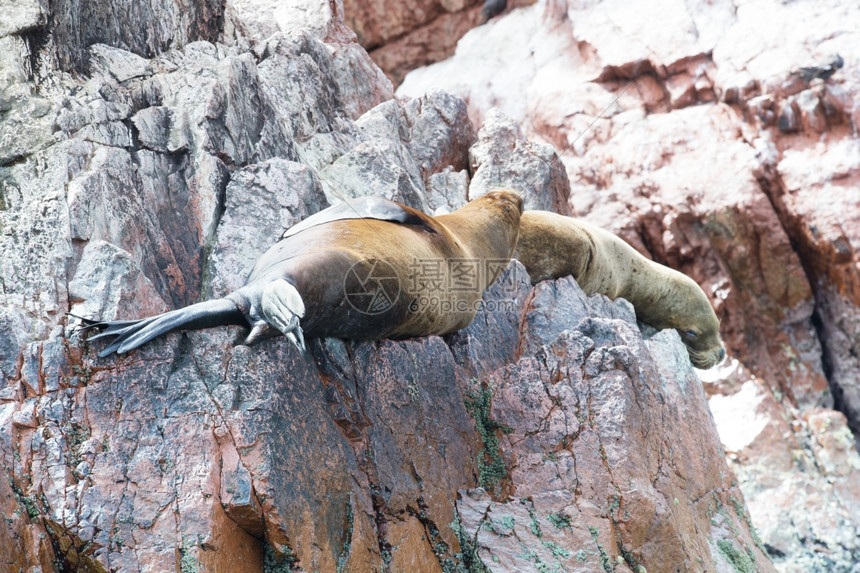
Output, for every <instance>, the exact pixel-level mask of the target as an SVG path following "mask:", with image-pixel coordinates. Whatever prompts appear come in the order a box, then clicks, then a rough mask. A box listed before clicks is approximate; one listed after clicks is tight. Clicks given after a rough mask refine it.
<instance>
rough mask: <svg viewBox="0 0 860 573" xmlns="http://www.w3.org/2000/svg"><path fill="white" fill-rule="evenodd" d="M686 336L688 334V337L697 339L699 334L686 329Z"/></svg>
mask: <svg viewBox="0 0 860 573" xmlns="http://www.w3.org/2000/svg"><path fill="white" fill-rule="evenodd" d="M684 336H686V337H687V338H690V339H692V340H696V339H697V338H699V335H698V334H696V333H695V332H693V331H692V330H685V331H684Z"/></svg>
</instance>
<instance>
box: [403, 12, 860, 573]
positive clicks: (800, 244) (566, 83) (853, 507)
mask: <svg viewBox="0 0 860 573" xmlns="http://www.w3.org/2000/svg"><path fill="white" fill-rule="evenodd" d="M858 30H860V10H858V8H857V7H856V6H853V5H848V4H845V3H840V2H825V3H821V2H805V1H800V2H791V3H781V2H774V1H770V0H760V1H759V0H757V1H754V2H744V3H741V4H738V3H732V2H707V3H706V2H698V3H697V2H693V3H684V2H675V1H667V2H657V3H651V4H649V9H648V10H641V11H633V10H630V9H628V8H627V7H626V6H625V5H623V4H622V3H617V2H586V3H581V2H567V1H565V0H562V1H547V2H539V3H538V4H537V5H535V6H532V7H528V8H523V9H520V10H515V11H512V12H510V13H509V14H506V15H504V16H502V17H501V18H499V19H497V20H493V21H491V22H490V23H488V24H487V25H485V26H482V27H481V28H479V29H475V30H473V31H471V32H469V33H468V34H467V35H466V36H465V37H464V38H463V39H462V40H461V41H460V43H459V45H458V48H457V52H456V55H455V56H454V57H453V58H452V59H450V60H447V61H445V62H442V63H439V64H436V65H435V66H431V67H428V68H424V69H421V70H417V71H415V72H413V73H412V74H410V75H408V76H407V77H406V80H405V81H404V83H403V84H402V86H401V87H400V89H399V91H398V93H399V94H402V95H403V96H408V95H414V94H418V93H423V90H425V89H427V88H428V87H430V86H434V87H440V88H442V89H445V90H448V91H449V92H450V93H454V94H456V95H459V96H460V97H462V98H463V99H464V100H465V101H466V103H467V105H468V107H469V115H470V117H471V118H472V120H473V122H475V123H476V124H478V125H480V124H481V123H482V122H483V121H485V120H487V121H494V122H495V121H498V118H499V117H502V116H506V117H507V118H509V119H508V120H509V121H512V122H516V123H519V124H520V125H521V126H522V129H523V132H524V134H525V135H526V136H527V137H529V138H531V139H534V140H536V141H544V142H549V143H551V144H553V145H555V146H556V148H557V149H558V150H559V153H560V155H561V160H562V162H563V163H564V165H565V167H566V169H567V173H568V174H569V176H570V181H571V194H570V197H571V200H570V208H571V210H572V211H574V212H575V213H576V214H577V215H578V216H581V217H584V218H586V219H588V220H589V221H592V222H594V223H596V224H598V225H601V226H603V227H605V228H608V229H611V230H614V231H616V232H617V233H618V234H620V235H621V236H622V237H624V238H625V239H626V240H627V241H628V242H630V243H631V244H633V245H635V246H637V248H638V249H639V250H640V251H642V252H643V253H645V254H647V255H648V256H650V257H652V258H653V259H655V260H657V261H660V262H662V263H664V264H668V265H669V266H672V267H675V268H678V269H681V270H683V271H684V272H686V273H687V274H689V275H690V276H693V277H695V278H696V279H697V280H698V282H699V283H700V284H702V285H704V287H705V290H706V291H707V292H708V293H709V294H710V296H711V299H712V302H713V304H714V307H715V308H716V309H717V313H718V315H719V316H720V317H721V319H722V332H723V336H724V337H725V339H726V342H727V347H728V349H729V354H730V359H729V361H728V362H727V363H726V364H725V367H724V368H722V369H720V370H717V371H714V372H709V373H707V374H703V376H705V377H706V381H707V382H708V383H707V384H706V390H707V392H708V393H709V395H710V396H711V398H710V403H711V408H712V410H713V412H714V415H715V417H716V420H717V425H718V427H719V428H720V433H721V436H722V438H723V443H724V444H725V446H726V448H727V450H728V455H729V460H730V463H731V464H732V466H733V468H734V469H735V471H736V472H737V473H738V475H739V477H740V483H741V488H742V489H743V491H744V494H745V496H746V499H747V501H748V502H749V503H750V509H751V511H752V517H753V521H754V522H755V523H756V525H757V526H758V527H759V532H760V536H761V539H762V541H763V542H764V545H765V547H766V548H767V549H768V552H769V554H770V555H771V556H772V557H773V558H774V561H775V563H776V564H777V566H778V568H779V569H780V570H782V571H854V570H855V569H856V566H857V565H856V564H857V563H858V562H860V536H858V531H860V509H858V508H860V481H858V480H857V471H858V470H860V457H858V455H857V450H856V447H855V440H856V435H857V434H856V432H857V431H858V430H860V362H858V358H857V357H858V355H860V327H859V325H860V290H858V285H859V284H860V140H858V121H860V60H858V52H857V49H856V46H857V45H858V42H860V35H858ZM494 108H495V109H494ZM500 182H501V183H503V180H502V181H500ZM849 428H850V429H849ZM852 430H853V435H852Z"/></svg>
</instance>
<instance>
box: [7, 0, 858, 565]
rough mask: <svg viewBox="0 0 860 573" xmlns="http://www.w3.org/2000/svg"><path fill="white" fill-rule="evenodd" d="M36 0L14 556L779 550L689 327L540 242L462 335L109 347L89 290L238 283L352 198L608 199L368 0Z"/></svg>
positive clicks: (828, 431)
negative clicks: (754, 506)
mask: <svg viewBox="0 0 860 573" xmlns="http://www.w3.org/2000/svg"><path fill="white" fill-rule="evenodd" d="M7 6H9V12H8V13H10V14H14V15H15V17H14V18H9V19H5V20H4V21H3V23H2V26H0V60H2V64H0V66H2V67H0V71H2V73H0V114H2V116H0V252H2V253H3V254H2V259H0V260H2V265H0V278H2V299H0V300H2V306H0V371H2V374H3V379H2V387H0V467H2V469H3V478H4V479H2V480H0V507H2V512H3V514H4V515H5V516H6V517H5V519H4V520H3V522H2V523H0V547H2V548H3V551H2V553H0V568H2V570H4V571H16V572H17V571H78V570H80V571H169V570H176V571H183V572H189V571H198V570H199V571H258V570H268V571H271V570H303V571H359V572H361V571H379V570H385V571H392V572H399V571H486V570H491V571H525V570H539V571H544V570H565V571H583V572H585V571H619V572H621V571H635V572H636V573H640V572H641V571H644V570H647V571H650V572H652V573H653V572H655V571H657V572H659V571H678V570H680V571H700V570H709V571H710V570H716V571H752V570H759V571H771V570H773V567H772V565H771V564H770V562H769V560H768V557H767V555H766V553H765V551H766V550H767V547H765V546H764V545H763V544H762V542H761V540H760V539H759V538H758V537H757V535H756V533H755V530H754V528H753V527H752V525H751V520H750V513H749V511H748V509H747V507H746V505H745V503H744V499H743V495H742V492H741V490H740V488H739V485H738V483H737V481H736V479H735V477H734V474H733V473H732V470H731V469H730V468H729V467H728V465H727V463H726V461H725V459H724V451H723V448H722V447H721V445H720V443H719V440H718V438H717V433H716V429H715V425H714V419H713V418H712V416H711V414H710V411H709V410H708V404H707V399H706V395H705V393H704V391H703V387H702V385H701V383H700V381H699V380H698V378H697V376H696V373H695V372H694V371H693V370H692V369H691V367H690V365H689V362H688V360H687V355H686V350H685V348H684V346H683V345H682V344H681V342H680V340H679V338H678V336H677V335H676V334H675V333H674V332H662V333H657V334H655V335H653V336H651V337H650V338H649V339H647V340H645V339H644V338H643V335H642V333H641V332H640V330H639V327H638V325H637V324H636V322H635V318H634V315H633V312H632V309H631V308H630V306H629V305H628V304H626V303H625V302H623V301H617V302H609V301H607V300H605V299H603V298H601V297H599V296H597V297H591V298H587V297H585V296H584V295H583V293H582V292H581V291H580V290H579V288H578V286H577V285H576V283H575V282H574V281H572V280H571V279H569V278H568V279H560V280H558V281H554V282H545V283H541V284H539V285H537V286H536V287H531V286H530V285H529V280H528V277H527V275H526V274H525V271H524V270H523V268H522V267H521V266H520V265H519V264H518V263H516V262H513V263H512V264H511V265H510V266H509V268H508V269H507V271H506V273H505V274H504V275H503V277H502V278H501V279H500V280H499V281H498V282H497V283H496V284H495V285H494V286H493V287H492V288H491V289H490V290H489V291H488V292H487V293H486V295H485V298H484V304H483V306H482V309H481V312H480V313H479V315H478V317H477V319H476V320H475V321H474V322H473V324H472V325H471V326H470V327H469V328H467V329H465V330H463V331H461V332H459V333H457V334H454V335H451V336H448V337H445V338H440V337H428V338H424V339H417V340H410V341H403V342H391V341H381V342H376V343H361V344H354V343H350V342H344V341H339V340H316V341H313V342H312V344H311V355H310V356H309V357H302V356H301V355H299V354H298V353H297V352H295V349H294V348H293V347H291V346H290V345H288V344H286V343H285V341H284V340H283V339H282V338H275V339H270V340H267V341H265V342H262V343H260V344H258V345H255V346H252V347H248V346H244V345H242V344H241V341H242V339H243V335H244V333H243V332H242V331H241V329H239V328H235V327H223V328H217V329H211V330H206V331H194V332H186V333H174V334H171V335H168V336H166V337H164V338H162V339H159V340H156V341H154V342H153V343H151V344H148V345H146V346H145V347H143V348H141V349H140V350H138V351H136V352H133V353H131V354H130V355H127V356H121V357H114V358H108V359H99V358H97V356H96V352H97V350H98V346H97V344H96V343H93V344H92V345H90V344H89V343H88V342H87V341H86V336H85V335H84V334H83V333H81V332H80V331H79V330H78V329H76V328H75V321H74V320H73V319H69V318H68V317H67V314H66V313H67V312H72V313H74V314H78V315H87V316H99V317H102V318H105V319H112V318H137V317H140V316H145V315H148V314H151V313H154V312H159V311H162V310H164V309H167V308H174V307H178V306H182V305H184V304H187V303H190V302H193V301H196V300H200V299H205V298H209V297H213V296H219V295H222V294H224V293H225V292H228V291H229V290H231V289H233V288H235V287H236V286H238V285H240V284H241V283H242V282H243V280H244V277H245V276H246V275H247V273H248V271H249V269H250V267H251V265H252V264H253V262H254V260H255V258H256V257H257V256H259V254H261V253H262V252H263V251H264V250H265V249H266V248H267V247H268V246H269V245H271V244H272V243H273V242H274V241H275V240H276V238H277V237H278V236H279V235H280V233H281V231H282V230H283V229H284V228H285V227H287V226H289V225H291V224H293V223H295V222H296V221H298V220H301V219H302V218H304V217H306V216H307V215H309V214H311V213H314V212H316V211H318V210H320V209H322V208H324V207H325V206H327V205H329V204H331V203H333V202H335V201H338V200H340V199H342V198H343V197H348V196H354V195H358V194H366V193H369V192H372V193H375V194H378V195H383V196H386V197H389V198H393V199H397V200H400V201H403V202H405V203H408V204H410V205H412V206H415V207H418V208H422V209H425V210H431V209H434V208H437V207H440V206H448V207H456V206H458V205H460V204H462V203H463V202H465V201H466V200H467V197H468V196H469V194H470V193H474V194H477V193H480V192H481V191H483V190H485V189H488V188H490V187H492V186H494V185H497V184H498V183H499V182H500V181H501V180H503V181H505V182H506V183H508V184H510V185H513V186H515V187H517V188H521V189H522V190H523V192H524V193H525V195H526V200H527V202H528V203H529V204H530V205H532V206H540V207H545V208H554V209H556V210H559V211H562V212H567V211H568V210H569V204H570V202H571V201H573V203H574V204H576V198H575V197H574V198H573V199H571V194H570V189H571V188H570V183H569V181H568V178H567V175H566V173H565V170H564V168H563V166H562V165H561V164H560V163H559V160H558V159H559V158H558V155H557V154H556V152H555V151H554V150H553V148H552V147H551V146H550V145H547V144H546V143H536V142H532V141H529V140H528V139H527V138H526V137H524V136H523V133H522V132H521V131H520V129H519V127H518V126H517V124H516V123H514V122H511V121H510V120H508V119H506V118H504V117H502V116H488V121H487V122H485V123H484V124H483V126H482V128H481V129H480V131H478V132H477V133H476V129H475V127H473V124H472V123H471V122H470V121H469V116H468V108H467V106H466V104H465V103H464V102H463V101H462V100H460V99H458V98H457V97H454V96H451V95H449V94H446V93H444V92H439V91H430V92H428V93H426V94H422V95H420V96H419V97H416V98H413V99H393V98H392V87H391V84H390V83H389V81H388V80H387V79H386V78H385V77H384V75H383V74H382V73H381V72H380V70H379V68H377V67H376V66H375V65H374V64H373V63H372V62H371V61H370V59H369V58H368V55H367V53H366V52H365V51H364V50H363V49H362V48H361V47H360V46H359V45H358V44H357V43H356V41H355V36H354V35H353V34H352V32H350V30H349V29H348V28H347V27H346V26H345V25H344V20H343V18H344V17H343V14H342V8H341V6H340V4H339V3H335V2H317V1H315V0H307V1H305V2H294V3H291V4H277V5H275V4H270V3H266V2H261V1H260V2H254V1H239V2H234V3H232V4H219V3H211V4H203V3H198V4H195V5H194V6H191V7H189V6H187V5H186V4H183V3H175V2H170V1H165V2H162V3H160V4H157V5H149V8H147V9H145V10H144V9H142V8H141V7H140V5H139V4H138V3H123V2H116V1H114V2H108V1H106V0H105V1H97V2H90V3H86V4H85V3H77V2H64V1H57V2H50V3H40V2H30V1H27V0H21V1H19V2H16V3H8V4H7ZM4 9H5V8H4ZM476 125H477V124H476ZM651 334H654V333H649V336H650V335H651ZM818 419H819V420H820V423H819V424H818V426H816V427H817V428H819V430H817V431H818V432H819V433H818V435H820V436H822V439H826V438H827V437H828V436H833V435H835V434H833V432H834V431H835V429H838V427H839V426H838V424H839V419H838V418H836V417H832V416H831V417H830V418H826V417H824V416H821V417H819V418H818ZM822 443H824V442H822ZM822 451H833V448H829V449H822ZM832 462H833V464H834V465H835V467H841V466H839V465H838V464H840V463H842V460H840V459H833V460H832Z"/></svg>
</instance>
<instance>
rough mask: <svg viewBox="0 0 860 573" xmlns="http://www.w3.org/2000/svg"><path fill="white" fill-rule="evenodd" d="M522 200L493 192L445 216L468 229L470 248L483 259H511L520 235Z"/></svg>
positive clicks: (515, 195)
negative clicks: (457, 221)
mask: <svg viewBox="0 0 860 573" xmlns="http://www.w3.org/2000/svg"><path fill="white" fill-rule="evenodd" d="M522 214H523V198H522V197H521V196H520V194H519V193H516V192H514V191H510V190H508V189H501V190H497V191H490V192H489V193H487V194H485V195H481V196H480V197H477V198H476V199H472V200H471V201H470V202H469V203H467V204H466V205H465V206H463V207H461V208H460V209H458V210H456V211H454V212H453V213H451V214H450V215H443V216H442V218H445V217H451V218H453V217H456V218H457V219H458V220H459V223H458V227H460V228H462V229H468V230H469V234H470V240H469V241H468V242H469V247H470V248H471V249H472V250H473V251H475V255H476V256H479V257H481V258H484V259H487V258H510V257H511V255H512V254H513V252H514V248H515V247H516V244H517V238H518V237H519V234H520V217H521V216H522Z"/></svg>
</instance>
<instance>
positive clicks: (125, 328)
mask: <svg viewBox="0 0 860 573" xmlns="http://www.w3.org/2000/svg"><path fill="white" fill-rule="evenodd" d="M88 322H92V320H88ZM226 324H237V325H241V326H247V325H248V321H247V320H245V316H244V315H243V314H242V312H241V311H240V310H239V308H238V307H237V306H236V305H235V304H234V303H233V302H232V301H230V300H227V299H217V300H209V301H206V302H200V303H197V304H192V305H191V306H187V307H185V308H180V309H178V310H172V311H170V312H165V313H164V314H159V315H157V316H151V317H149V318H143V319H140V320H117V321H104V322H98V323H96V324H93V325H92V326H95V327H103V328H104V330H103V331H102V332H100V333H99V334H97V335H95V336H91V337H90V338H89V340H98V339H99V338H104V337H107V336H114V337H116V338H114V339H113V340H112V341H111V343H110V344H109V345H108V346H107V347H106V348H104V349H102V351H101V352H99V357H101V358H104V357H105V356H108V355H109V354H112V353H114V352H116V353H117V354H124V353H126V352H128V351H129V350H133V349H135V348H137V347H138V346H141V345H142V344H145V343H147V342H149V341H150V340H152V339H153V338H156V337H158V336H161V335H162V334H165V333H167V332H170V331H171V330H176V329H178V328H186V329H199V328H209V327H211V326H221V325H226ZM88 326H89V325H88Z"/></svg>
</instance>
